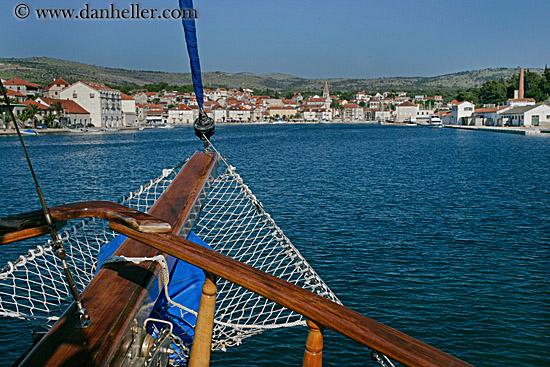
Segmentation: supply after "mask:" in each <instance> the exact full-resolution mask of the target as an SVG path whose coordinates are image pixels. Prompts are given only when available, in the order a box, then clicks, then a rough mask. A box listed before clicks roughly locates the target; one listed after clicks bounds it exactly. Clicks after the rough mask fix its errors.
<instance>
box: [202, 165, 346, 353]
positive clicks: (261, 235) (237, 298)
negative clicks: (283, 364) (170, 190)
mask: <svg viewBox="0 0 550 367" xmlns="http://www.w3.org/2000/svg"><path fill="white" fill-rule="evenodd" d="M195 232H196V233H197V235H198V236H199V237H200V238H201V239H203V240H204V241H205V242H206V243H207V244H209V245H210V246H211V247H212V248H213V249H214V250H215V251H217V252H219V253H222V254H224V255H227V256H229V257H232V258H233V259H235V260H239V261H241V262H243V263H245V264H248V265H250V266H253V267H254V268H256V269H259V270H262V271H265V272H266V273H269V274H271V275H274V276H276V277H278V278H280V279H283V280H286V281H288V282H290V283H292V284H295V285H298V286H300V287H302V288H304V289H307V290H310V291H312V292H315V293H317V294H319V295H321V296H323V297H326V298H328V299H330V300H333V301H335V302H339V301H338V299H337V298H336V296H335V295H334V293H332V291H331V290H330V289H329V288H328V287H327V286H326V284H325V283H324V282H323V281H322V280H321V278H320V277H319V276H318V275H317V273H316V272H315V271H314V270H313V268H312V267H311V266H310V265H309V264H308V263H307V261H306V260H305V259H304V258H303V256H302V255H301V254H300V252H299V251H298V250H297V249H296V248H295V247H294V245H293V244H292V243H291V242H290V240H289V239H288V238H287V237H286V236H285V235H284V233H283V231H282V230H281V229H280V228H279V227H278V226H277V225H276V224H275V222H274V221H273V219H272V218H271V216H270V215H269V214H268V213H267V212H266V211H265V210H264V209H263V206H262V204H261V203H260V201H258V199H257V198H256V197H255V196H254V194H252V192H251V191H250V189H249V188H248V186H246V185H245V184H244V182H243V180H242V178H241V176H239V174H238V173H237V172H236V171H235V168H234V167H232V166H228V167H226V169H225V171H224V172H223V173H222V174H220V175H219V176H218V177H217V178H216V180H214V182H213V183H212V186H211V187H210V190H209V193H208V196H207V198H206V200H205V202H204V205H203V208H202V210H201V213H200V216H199V218H198V219H197V221H196V222H195ZM217 286H218V293H217V300H216V314H215V321H214V323H215V325H214V337H213V349H214V350H216V349H221V350H225V348H227V347H232V346H235V345H239V344H240V343H241V341H242V340H243V339H244V338H247V337H249V336H252V335H254V334H258V333H261V332H262V331H263V330H266V329H275V328H282V327H291V326H296V325H305V319H304V318H303V316H301V315H300V314H297V313H294V312H292V311H290V310H288V309H286V308H284V307H282V306H280V305H278V304H276V303H274V302H271V301H269V300H267V299H266V298H263V297H261V296H259V295H257V294H255V293H253V292H250V291H248V290H246V289H244V288H241V287H239V286H237V285H235V284H233V283H231V282H228V281H226V280H223V279H220V280H218V283H217Z"/></svg>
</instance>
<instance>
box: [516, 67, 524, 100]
mask: <svg viewBox="0 0 550 367" xmlns="http://www.w3.org/2000/svg"><path fill="white" fill-rule="evenodd" d="M523 73H524V71H523V68H521V69H519V96H518V98H519V99H523V98H525V95H524V85H525V82H524V78H523Z"/></svg>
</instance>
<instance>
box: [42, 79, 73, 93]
mask: <svg viewBox="0 0 550 367" xmlns="http://www.w3.org/2000/svg"><path fill="white" fill-rule="evenodd" d="M56 84H61V85H64V86H66V87H68V86H69V83H67V82H66V81H64V80H63V79H61V78H57V79H56V80H54V81H53V82H51V83H50V84H48V86H47V87H46V88H45V89H44V90H48V89H50V88H51V87H53V86H54V85H56Z"/></svg>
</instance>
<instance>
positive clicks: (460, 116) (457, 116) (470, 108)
mask: <svg viewBox="0 0 550 367" xmlns="http://www.w3.org/2000/svg"><path fill="white" fill-rule="evenodd" d="M474 110H475V104H473V103H472V102H468V101H463V102H459V103H457V104H456V105H454V106H453V107H452V108H451V121H450V122H451V125H463V124H466V120H467V119H466V118H467V117H470V116H472V115H473V114H474Z"/></svg>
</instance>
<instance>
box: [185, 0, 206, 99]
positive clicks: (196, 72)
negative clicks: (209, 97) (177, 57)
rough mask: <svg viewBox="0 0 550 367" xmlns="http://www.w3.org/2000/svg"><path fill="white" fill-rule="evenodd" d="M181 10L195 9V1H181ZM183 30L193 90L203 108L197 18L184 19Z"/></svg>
mask: <svg viewBox="0 0 550 367" xmlns="http://www.w3.org/2000/svg"><path fill="white" fill-rule="evenodd" d="M179 5H180V9H181V10H182V11H184V10H185V9H194V8H193V0H179ZM182 23H183V30H184V33H185V42H186V43H187V53H189V61H190V63H191V77H192V79H193V88H194V89H195V95H196V96H197V103H198V104H199V107H200V108H202V106H203V101H204V95H203V89H202V76H201V63H200V60H199V48H198V43H197V28H196V27H195V18H192V17H189V18H186V17H184V18H182Z"/></svg>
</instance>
